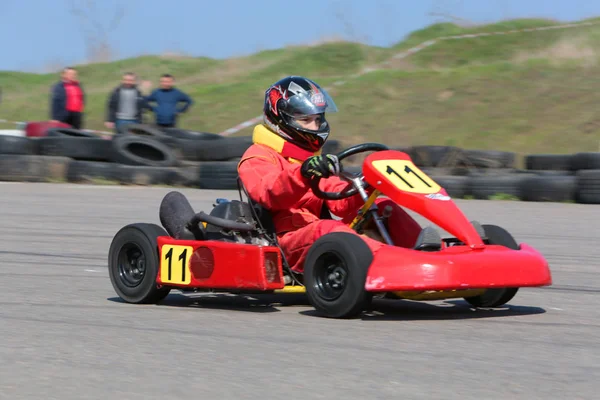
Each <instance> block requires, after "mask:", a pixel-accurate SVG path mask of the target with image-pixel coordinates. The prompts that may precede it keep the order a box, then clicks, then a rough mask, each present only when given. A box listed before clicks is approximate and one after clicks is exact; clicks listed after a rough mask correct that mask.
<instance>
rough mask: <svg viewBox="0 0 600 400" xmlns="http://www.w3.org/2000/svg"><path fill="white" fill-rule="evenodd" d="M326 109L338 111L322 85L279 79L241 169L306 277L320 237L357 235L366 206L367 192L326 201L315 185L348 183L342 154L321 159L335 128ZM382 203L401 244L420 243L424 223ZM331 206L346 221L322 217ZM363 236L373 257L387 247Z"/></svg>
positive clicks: (334, 187) (333, 188)
mask: <svg viewBox="0 0 600 400" xmlns="http://www.w3.org/2000/svg"><path fill="white" fill-rule="evenodd" d="M326 111H327V112H336V111H337V107H336V105H335V103H334V102H333V99H332V98H331V97H330V96H329V94H328V93H327V92H326V91H325V90H324V89H322V88H321V87H320V86H319V85H317V84H316V83H315V82H313V81H311V80H309V79H306V78H304V77H299V76H289V77H287V78H284V79H282V80H280V81H278V82H276V83H275V84H273V85H272V86H271V87H270V88H269V89H268V90H267V91H266V93H265V101H264V108H263V124H259V125H257V126H255V127H254V132H253V136H252V139H253V144H252V145H251V146H250V147H249V148H248V150H246V152H245V153H244V155H243V156H242V159H241V161H240V163H239V165H238V173H239V176H240V179H241V181H242V183H243V185H244V186H245V188H246V190H247V191H248V194H249V196H250V197H251V198H252V200H253V201H255V202H257V203H258V204H260V205H261V206H262V207H264V208H265V209H267V210H269V211H270V214H271V216H272V219H273V224H274V226H275V231H276V234H277V240H278V242H279V244H280V246H281V249H282V251H283V252H284V255H285V257H286V259H287V262H288V264H289V265H290V267H291V268H292V270H293V271H294V272H296V273H302V271H303V264H304V260H305V258H306V255H307V253H308V250H309V248H310V246H311V245H312V244H313V243H314V242H315V241H316V240H317V239H318V238H319V237H321V236H323V235H325V234H327V233H330V232H350V233H354V234H357V233H356V232H355V231H354V230H352V229H351V228H350V227H349V226H348V223H349V222H350V221H352V219H353V218H354V217H355V216H356V213H357V211H358V210H359V209H360V207H361V206H362V205H363V204H364V203H363V200H362V198H361V197H360V194H356V195H354V196H352V197H348V198H346V199H342V200H323V199H320V198H318V197H316V196H315V195H314V194H313V192H312V190H311V188H310V184H309V180H310V179H311V178H313V177H322V178H323V179H322V180H321V183H320V188H321V190H323V191H327V192H339V191H341V190H343V189H344V188H345V187H346V186H347V185H348V182H346V181H343V180H342V179H340V178H338V175H339V173H340V169H341V167H340V163H339V161H338V159H337V157H336V156H335V155H332V154H327V155H322V154H321V148H322V146H323V145H324V143H325V141H326V140H327V138H328V136H329V131H330V127H329V124H328V122H327V120H326V119H325V112H326ZM372 190H373V189H372V188H369V191H372ZM369 194H370V193H369ZM376 204H377V206H378V209H379V212H380V213H381V210H383V209H384V208H385V207H386V206H388V205H389V206H391V210H392V211H391V214H389V217H388V218H387V224H386V225H387V226H388V230H389V234H390V237H391V238H392V241H393V242H394V244H395V245H396V246H402V247H412V246H414V244H415V242H416V240H417V237H418V235H419V233H420V232H421V226H420V225H419V224H418V223H417V222H416V221H415V220H414V219H413V218H412V217H411V216H410V215H409V214H407V213H406V212H405V211H404V210H403V209H402V208H400V207H399V206H397V205H396V204H395V203H393V202H392V201H391V200H389V199H385V198H379V199H377V200H376ZM324 205H325V206H326V207H327V209H328V210H329V211H330V212H331V213H332V214H334V215H336V216H339V217H342V220H341V221H338V220H334V219H321V218H320V215H321V212H322V209H323V206H324ZM388 209H389V208H388ZM361 236H362V237H363V239H364V240H365V242H366V243H367V245H368V246H369V247H370V249H371V251H373V253H375V252H377V250H378V249H379V248H381V247H382V246H384V245H385V244H384V243H382V241H378V240H375V239H372V238H371V237H367V236H364V235H361Z"/></svg>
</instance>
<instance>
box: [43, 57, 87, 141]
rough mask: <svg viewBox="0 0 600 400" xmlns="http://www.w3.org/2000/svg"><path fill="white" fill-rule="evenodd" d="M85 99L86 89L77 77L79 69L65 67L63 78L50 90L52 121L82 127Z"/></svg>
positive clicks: (76, 127) (77, 127)
mask: <svg viewBox="0 0 600 400" xmlns="http://www.w3.org/2000/svg"><path fill="white" fill-rule="evenodd" d="M85 100H86V99H85V91H84V90H83V86H82V85H81V83H80V82H79V80H78V79H77V70H76V69H75V68H73V67H67V68H65V69H63V71H62V79H61V80H60V81H59V82H58V83H56V84H55V85H54V86H52V89H51V91H50V121H51V122H53V123H56V122H63V123H66V124H69V125H71V126H72V127H73V128H75V129H82V128H83V115H84V109H85Z"/></svg>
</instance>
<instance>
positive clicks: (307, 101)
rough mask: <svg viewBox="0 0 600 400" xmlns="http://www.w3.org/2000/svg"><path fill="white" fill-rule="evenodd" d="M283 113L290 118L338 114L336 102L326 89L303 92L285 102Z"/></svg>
mask: <svg viewBox="0 0 600 400" xmlns="http://www.w3.org/2000/svg"><path fill="white" fill-rule="evenodd" d="M281 111H282V112H284V113H286V114H287V115H289V116H290V117H301V116H306V115H314V114H322V113H325V112H328V113H332V112H337V111H338V109H337V106H336V105H335V102H334V101H333V99H332V98H331V96H330V95H329V93H327V91H326V90H324V89H318V90H310V91H302V92H300V93H297V94H295V95H293V96H292V97H290V98H289V99H287V100H285V103H284V105H283V107H282V108H281Z"/></svg>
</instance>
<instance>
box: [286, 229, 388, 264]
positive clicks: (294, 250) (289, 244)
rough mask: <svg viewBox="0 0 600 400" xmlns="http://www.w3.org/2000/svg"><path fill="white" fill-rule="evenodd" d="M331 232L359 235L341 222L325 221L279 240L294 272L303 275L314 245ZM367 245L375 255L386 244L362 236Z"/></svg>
mask: <svg viewBox="0 0 600 400" xmlns="http://www.w3.org/2000/svg"><path fill="white" fill-rule="evenodd" d="M331 232H348V233H352V234H355V235H356V234H357V233H356V232H355V231H353V230H352V229H350V227H348V225H346V224H344V223H343V222H341V221H336V220H331V219H324V220H318V221H315V222H312V223H310V224H308V225H306V226H304V227H302V228H300V229H297V230H295V231H292V232H287V233H285V234H284V235H283V236H281V237H280V238H279V239H278V242H279V245H280V246H281V249H282V250H283V253H284V254H285V258H286V260H287V262H288V264H289V265H290V267H291V268H292V270H293V271H294V272H298V273H301V272H302V271H303V270H304V261H305V259H306V255H307V254H308V250H309V249H310V247H311V246H312V244H313V243H314V242H315V241H316V240H317V239H318V238H320V237H321V236H323V235H326V234H328V233H331ZM360 236H361V237H362V239H363V240H364V241H365V243H367V245H368V246H369V248H370V249H371V251H372V252H373V254H375V252H377V250H379V249H380V248H381V247H382V246H385V244H384V243H382V242H380V241H377V240H374V239H371V238H369V237H366V236H364V235H360Z"/></svg>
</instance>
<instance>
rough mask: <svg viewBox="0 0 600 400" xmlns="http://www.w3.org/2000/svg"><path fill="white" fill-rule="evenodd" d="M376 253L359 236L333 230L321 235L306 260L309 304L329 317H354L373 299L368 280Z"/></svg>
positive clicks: (305, 280)
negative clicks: (367, 286)
mask: <svg viewBox="0 0 600 400" xmlns="http://www.w3.org/2000/svg"><path fill="white" fill-rule="evenodd" d="M372 261H373V253H372V252H371V249H370V248H369V246H367V244H366V243H365V241H364V240H362V239H361V238H360V237H359V236H357V235H355V234H351V233H346V232H333V233H329V234H327V235H324V236H322V237H321V238H319V239H318V240H317V241H315V243H314V244H313V245H312V247H311V248H310V250H309V251H308V254H307V257H306V262H305V263H304V286H305V287H306V295H307V297H308V300H309V302H310V304H311V305H312V306H313V307H314V308H315V309H316V310H317V312H319V313H321V314H323V315H324V316H326V317H329V318H352V317H355V316H357V315H358V314H360V313H361V312H362V311H363V310H364V309H365V308H366V307H367V306H368V305H369V304H370V302H371V300H372V298H373V295H372V293H369V292H367V291H366V290H365V282H366V279H367V273H368V270H369V266H370V265H371V262H372Z"/></svg>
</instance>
